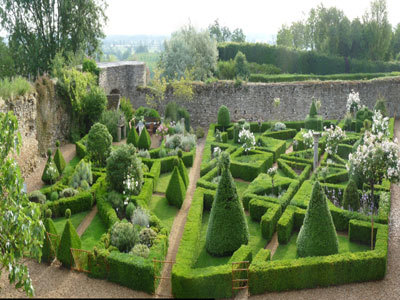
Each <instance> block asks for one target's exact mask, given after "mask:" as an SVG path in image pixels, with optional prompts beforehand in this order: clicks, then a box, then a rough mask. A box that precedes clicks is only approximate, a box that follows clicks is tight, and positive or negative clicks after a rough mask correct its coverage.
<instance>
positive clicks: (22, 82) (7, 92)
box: [0, 76, 33, 100]
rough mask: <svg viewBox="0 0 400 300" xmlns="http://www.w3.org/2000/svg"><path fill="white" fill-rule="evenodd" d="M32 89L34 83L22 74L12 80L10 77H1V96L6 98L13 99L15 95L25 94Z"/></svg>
mask: <svg viewBox="0 0 400 300" xmlns="http://www.w3.org/2000/svg"><path fill="white" fill-rule="evenodd" d="M31 91H33V87H32V85H31V84H30V83H29V81H28V80H26V79H25V78H23V77H21V76H17V77H15V78H14V79H13V80H11V81H10V80H9V79H8V78H4V79H0V97H1V98H3V99H4V100H8V99H10V100H13V99H14V97H15V96H25V95H27V94H28V93H30V92H31Z"/></svg>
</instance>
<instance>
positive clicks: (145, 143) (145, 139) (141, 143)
mask: <svg viewBox="0 0 400 300" xmlns="http://www.w3.org/2000/svg"><path fill="white" fill-rule="evenodd" d="M150 146H151V138H150V134H149V132H148V131H147V129H146V127H144V128H143V130H142V132H141V133H140V137H139V140H138V148H139V149H142V150H149V149H150Z"/></svg>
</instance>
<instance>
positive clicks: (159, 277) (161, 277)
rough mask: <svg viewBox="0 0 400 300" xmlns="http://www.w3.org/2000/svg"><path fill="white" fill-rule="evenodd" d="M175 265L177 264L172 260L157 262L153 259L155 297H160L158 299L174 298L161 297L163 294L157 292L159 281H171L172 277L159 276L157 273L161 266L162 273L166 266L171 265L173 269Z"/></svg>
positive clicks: (169, 296) (168, 296)
mask: <svg viewBox="0 0 400 300" xmlns="http://www.w3.org/2000/svg"><path fill="white" fill-rule="evenodd" d="M174 263H175V262H174V261H172V260H157V259H153V264H154V296H158V297H162V298H173V296H172V295H161V294H157V293H156V291H157V283H158V280H162V279H169V280H171V277H167V276H165V277H163V276H158V275H157V273H158V272H157V266H158V265H161V269H160V272H162V270H163V266H164V264H171V268H172V267H173V264H174ZM160 275H162V274H160Z"/></svg>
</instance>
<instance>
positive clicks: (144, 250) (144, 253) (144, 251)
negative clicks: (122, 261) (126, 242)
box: [129, 244, 150, 258]
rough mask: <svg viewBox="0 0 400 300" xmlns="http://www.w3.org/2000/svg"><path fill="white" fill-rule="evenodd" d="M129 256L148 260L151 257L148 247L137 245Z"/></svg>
mask: <svg viewBox="0 0 400 300" xmlns="http://www.w3.org/2000/svg"><path fill="white" fill-rule="evenodd" d="M129 254H131V255H137V256H141V257H143V258H147V257H149V254H150V249H149V247H147V246H146V245H143V244H137V245H135V247H133V248H132V250H131V251H130V252H129Z"/></svg>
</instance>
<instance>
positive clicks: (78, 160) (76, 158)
mask: <svg viewBox="0 0 400 300" xmlns="http://www.w3.org/2000/svg"><path fill="white" fill-rule="evenodd" d="M80 161H81V159H80V158H79V157H78V156H75V157H74V158H73V159H71V160H70V162H69V163H68V164H67V165H69V166H71V167H73V168H74V169H75V167H76V165H77V164H78V163H79V162H80Z"/></svg>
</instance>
